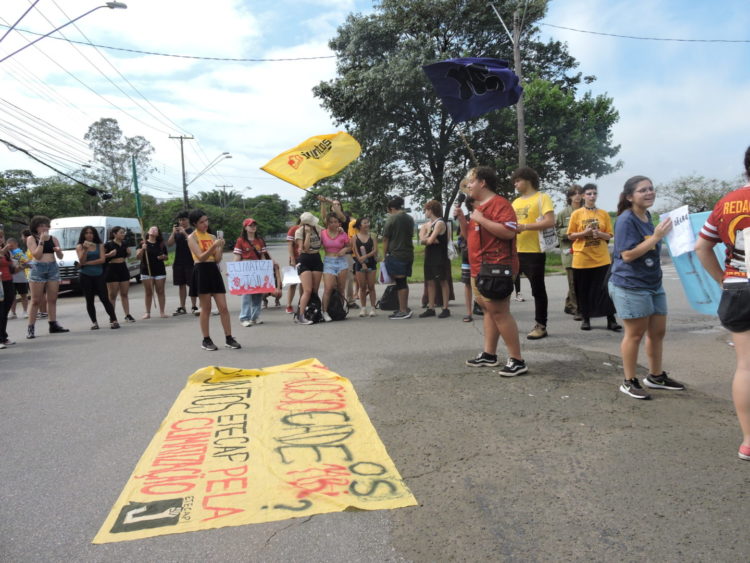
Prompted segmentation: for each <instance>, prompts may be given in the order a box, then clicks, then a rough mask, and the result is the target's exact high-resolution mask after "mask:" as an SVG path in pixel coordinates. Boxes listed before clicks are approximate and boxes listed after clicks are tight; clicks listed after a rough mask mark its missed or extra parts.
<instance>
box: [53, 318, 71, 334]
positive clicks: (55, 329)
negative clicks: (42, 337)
mask: <svg viewBox="0 0 750 563" xmlns="http://www.w3.org/2000/svg"><path fill="white" fill-rule="evenodd" d="M63 332H70V329H67V328H63V327H61V326H60V325H59V324H58V323H57V321H52V322H50V323H49V333H50V334H55V333H63Z"/></svg>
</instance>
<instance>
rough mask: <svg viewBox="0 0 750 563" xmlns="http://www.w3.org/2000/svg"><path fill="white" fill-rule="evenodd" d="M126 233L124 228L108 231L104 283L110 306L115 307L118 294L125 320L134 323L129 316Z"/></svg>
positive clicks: (128, 272) (105, 248)
mask: <svg viewBox="0 0 750 563" xmlns="http://www.w3.org/2000/svg"><path fill="white" fill-rule="evenodd" d="M126 233H127V231H126V230H125V228H124V227H112V228H111V229H110V231H109V240H108V241H107V242H106V243H104V252H105V254H104V256H105V257H106V259H107V270H106V273H105V274H104V281H106V282H107V292H108V293H109V301H110V302H111V303H112V306H113V307H115V308H116V307H117V295H118V294H119V295H120V301H121V302H122V310H123V312H124V313H125V317H124V318H125V320H126V321H127V322H129V323H134V322H135V319H134V318H133V316H132V315H131V314H130V299H128V292H129V291H130V270H129V269H128V264H127V259H128V257H129V256H130V248H128V247H127V246H126V245H125V235H126Z"/></svg>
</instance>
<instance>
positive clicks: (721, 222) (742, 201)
mask: <svg viewBox="0 0 750 563" xmlns="http://www.w3.org/2000/svg"><path fill="white" fill-rule="evenodd" d="M747 227H750V184H748V185H747V186H744V187H742V188H739V189H738V190H735V191H733V192H730V193H728V194H727V195H725V196H724V197H723V198H721V199H720V200H719V202H718V203H717V204H716V206H715V207H714V210H713V211H712V212H711V215H709V216H708V219H706V222H705V223H704V224H703V228H701V230H700V233H699V236H701V237H702V238H704V239H706V240H708V241H711V242H723V243H724V244H725V245H726V247H727V254H726V259H725V260H724V279H725V280H726V279H731V278H735V279H736V278H747V269H746V268H745V239H744V237H743V236H742V230H743V229H746V228H747Z"/></svg>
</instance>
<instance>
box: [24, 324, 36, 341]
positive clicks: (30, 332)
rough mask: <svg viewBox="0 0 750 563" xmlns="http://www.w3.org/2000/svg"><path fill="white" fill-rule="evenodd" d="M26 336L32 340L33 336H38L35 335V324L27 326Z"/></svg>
mask: <svg viewBox="0 0 750 563" xmlns="http://www.w3.org/2000/svg"><path fill="white" fill-rule="evenodd" d="M26 338H28V339H29V340H31V339H32V338H36V336H35V335H34V325H29V326H27V327H26Z"/></svg>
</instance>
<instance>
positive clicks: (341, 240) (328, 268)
mask: <svg viewBox="0 0 750 563" xmlns="http://www.w3.org/2000/svg"><path fill="white" fill-rule="evenodd" d="M320 242H321V244H322V245H323V250H325V253H326V255H325V257H324V258H323V284H324V290H323V291H324V293H323V303H322V307H321V309H322V313H323V319H324V320H325V321H326V322H330V321H331V317H330V315H329V314H328V302H329V301H330V300H331V295H332V294H333V290H334V289H338V292H339V295H340V296H342V297H343V296H344V295H346V278H347V275H348V273H349V261H348V260H347V259H346V255H347V254H350V253H351V251H352V249H351V247H350V241H349V235H348V234H346V232H344V229H342V228H341V220H340V219H339V218H338V216H336V215H333V214H330V215H329V216H328V218H327V219H326V228H325V229H324V230H323V231H321V233H320Z"/></svg>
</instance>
